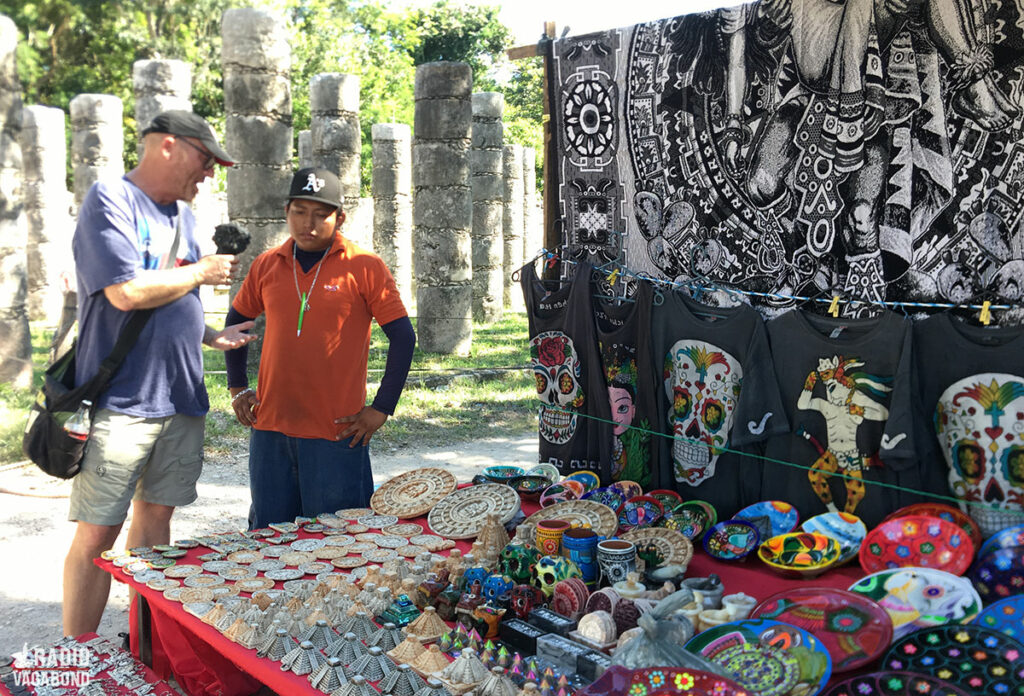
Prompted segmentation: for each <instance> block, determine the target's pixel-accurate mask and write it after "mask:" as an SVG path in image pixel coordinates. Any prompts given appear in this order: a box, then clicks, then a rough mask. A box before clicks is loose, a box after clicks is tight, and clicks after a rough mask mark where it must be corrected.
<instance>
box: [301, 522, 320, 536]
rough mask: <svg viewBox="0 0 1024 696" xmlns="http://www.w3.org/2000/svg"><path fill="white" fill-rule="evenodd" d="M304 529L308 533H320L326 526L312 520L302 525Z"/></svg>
mask: <svg viewBox="0 0 1024 696" xmlns="http://www.w3.org/2000/svg"><path fill="white" fill-rule="evenodd" d="M302 531H304V532H306V533H307V534H320V533H321V532H323V531H324V526H323V525H322V524H320V523H319V522H311V523H309V524H306V525H303V526H302Z"/></svg>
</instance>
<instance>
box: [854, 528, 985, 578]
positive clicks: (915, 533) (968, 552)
mask: <svg viewBox="0 0 1024 696" xmlns="http://www.w3.org/2000/svg"><path fill="white" fill-rule="evenodd" d="M973 558H974V544H973V543H972V542H971V538H970V536H968V534H967V532H965V531H964V530H962V529H961V528H960V527H958V526H957V525H955V524H954V523H952V522H947V521H946V520H944V519H941V518H939V517H928V516H925V515H910V516H908V517H897V518H895V519H891V520H889V521H888V522H882V523H881V524H880V525H878V526H877V527H875V528H874V529H872V530H871V531H870V532H868V535H867V536H866V537H864V543H863V544H861V546H860V565H861V567H862V568H863V569H864V572H866V573H874V572H876V571H879V570H884V569H886V568H905V567H907V566H915V567H919V568H936V569H938V570H945V571H947V572H949V573H952V574H953V575H962V574H963V573H964V572H965V571H966V570H967V568H968V567H969V566H970V565H971V560H972V559H973Z"/></svg>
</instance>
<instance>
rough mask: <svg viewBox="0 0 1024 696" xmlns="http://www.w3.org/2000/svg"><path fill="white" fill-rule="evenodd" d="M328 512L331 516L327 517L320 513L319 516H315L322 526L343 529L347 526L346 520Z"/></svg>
mask: <svg viewBox="0 0 1024 696" xmlns="http://www.w3.org/2000/svg"><path fill="white" fill-rule="evenodd" d="M328 514H330V515H331V516H330V517H327V516H325V515H320V516H319V517H317V520H319V521H320V524H322V525H323V526H325V527H328V528H330V529H345V527H347V526H348V520H343V519H341V518H340V517H338V516H337V515H334V514H332V513H328Z"/></svg>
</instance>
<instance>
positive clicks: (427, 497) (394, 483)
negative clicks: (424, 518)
mask: <svg viewBox="0 0 1024 696" xmlns="http://www.w3.org/2000/svg"><path fill="white" fill-rule="evenodd" d="M456 485H457V483H456V481H455V476H453V475H452V474H451V473H450V472H448V471H445V470H444V469H436V468H426V469H416V470H414V471H410V472H408V473H405V474H400V475H398V476H396V477H394V478H393V479H391V480H390V481H387V482H385V483H384V484H383V485H382V486H381V487H380V488H378V489H377V490H376V491H375V492H374V494H373V497H371V498H370V507H372V508H373V511H374V512H376V513H377V514H378V515H394V516H395V517H399V518H409V517H419V516H420V515H425V514H427V512H428V511H430V509H431V508H433V507H434V506H435V505H436V504H437V503H439V502H441V500H442V499H443V498H444V497H445V496H446V495H449V494H450V493H452V492H453V491H454V490H455V487H456Z"/></svg>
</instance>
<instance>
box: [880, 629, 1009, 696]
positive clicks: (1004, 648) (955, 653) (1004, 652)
mask: <svg viewBox="0 0 1024 696" xmlns="http://www.w3.org/2000/svg"><path fill="white" fill-rule="evenodd" d="M881 666H882V668H883V669H892V670H906V671H909V672H927V673H928V674H931V675H934V676H936V677H938V678H939V679H942V680H943V681H947V682H949V683H950V684H952V685H954V686H956V687H959V688H960V689H962V690H963V691H964V692H966V693H968V694H976V695H977V696H993V695H994V694H999V695H1000V696H1021V695H1022V694H1024V645H1022V644H1021V643H1019V642H1018V641H1016V640H1014V639H1013V638H1010V637H1009V636H1006V635H1003V634H1002V633H999V632H998V631H993V630H992V629H989V628H983V627H982V626H975V625H970V626H935V627H934V628H925V629H921V630H920V631H915V632H914V633H911V634H909V635H906V636H903V637H902V638H900V639H898V640H896V642H894V643H893V644H892V647H890V648H889V652H887V653H886V654H885V657H884V658H882V663H881Z"/></svg>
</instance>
